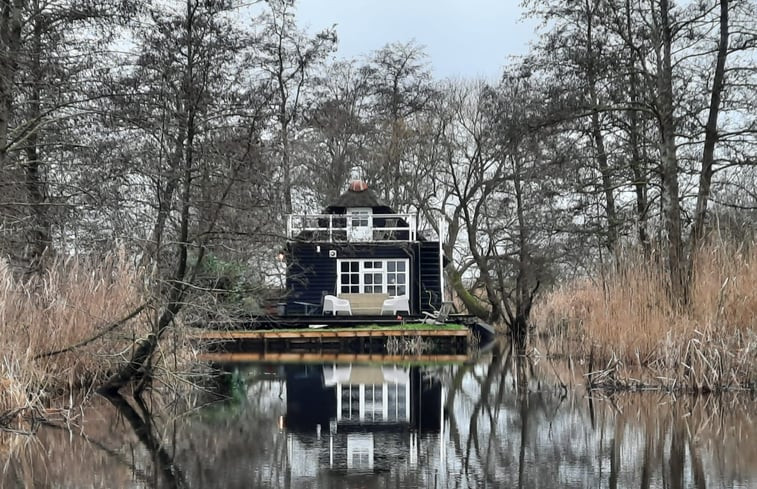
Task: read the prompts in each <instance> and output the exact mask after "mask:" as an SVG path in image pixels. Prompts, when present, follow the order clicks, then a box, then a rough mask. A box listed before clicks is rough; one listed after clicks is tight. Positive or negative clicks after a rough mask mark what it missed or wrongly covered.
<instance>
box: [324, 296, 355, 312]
mask: <svg viewBox="0 0 757 489" xmlns="http://www.w3.org/2000/svg"><path fill="white" fill-rule="evenodd" d="M339 311H342V312H346V313H348V314H349V315H350V316H352V307H350V301H348V300H347V299H340V298H339V297H337V296H335V295H325V296H323V313H324V314H326V313H327V312H330V313H332V314H333V315H334V316H336V313H337V312H339Z"/></svg>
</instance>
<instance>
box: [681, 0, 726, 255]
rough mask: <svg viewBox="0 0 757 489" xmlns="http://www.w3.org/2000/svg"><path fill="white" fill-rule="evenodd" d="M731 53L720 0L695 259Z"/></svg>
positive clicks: (693, 247) (693, 239) (694, 236)
mask: <svg viewBox="0 0 757 489" xmlns="http://www.w3.org/2000/svg"><path fill="white" fill-rule="evenodd" d="M727 56H728V0H720V42H719V43H718V55H717V61H716V63H715V75H714V77H713V80H712V93H711V94H710V110H709V114H708V117H707V125H706V126H705V136H704V150H703V152H702V169H701V171H700V173H699V191H698V193H697V206H696V211H695V212H694V226H693V228H692V231H691V254H690V260H693V257H694V253H695V252H696V248H697V245H698V244H699V242H700V241H701V239H702V237H703V236H704V223H705V219H706V217H707V203H708V201H709V199H710V189H711V186H712V175H713V174H714V168H713V165H714V163H715V144H716V143H717V141H718V113H719V111H720V101H721V96H722V93H723V87H724V85H725V83H724V82H725V62H726V57H727Z"/></svg>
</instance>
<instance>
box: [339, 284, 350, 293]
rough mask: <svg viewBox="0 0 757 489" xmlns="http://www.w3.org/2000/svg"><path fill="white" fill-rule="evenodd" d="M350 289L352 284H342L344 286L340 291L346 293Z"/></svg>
mask: <svg viewBox="0 0 757 489" xmlns="http://www.w3.org/2000/svg"><path fill="white" fill-rule="evenodd" d="M349 291H350V286H349V285H342V288H341V289H340V292H341V293H342V294H346V293H348V292H349Z"/></svg>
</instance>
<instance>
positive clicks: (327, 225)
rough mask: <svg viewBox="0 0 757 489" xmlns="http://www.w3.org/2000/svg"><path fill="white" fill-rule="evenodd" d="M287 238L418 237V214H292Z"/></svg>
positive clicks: (362, 239)
mask: <svg viewBox="0 0 757 489" xmlns="http://www.w3.org/2000/svg"><path fill="white" fill-rule="evenodd" d="M287 238H288V239H302V240H306V241H323V242H329V243H333V242H381V241H416V240H417V221H416V216H415V214H290V215H288V216H287Z"/></svg>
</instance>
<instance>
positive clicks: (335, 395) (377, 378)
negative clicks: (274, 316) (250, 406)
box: [285, 365, 444, 476]
mask: <svg viewBox="0 0 757 489" xmlns="http://www.w3.org/2000/svg"><path fill="white" fill-rule="evenodd" d="M286 372H287V415H286V419H285V425H286V427H287V430H288V431H289V436H288V440H287V446H288V450H289V456H290V460H293V461H298V463H293V464H292V467H291V470H292V472H293V475H294V476H298V475H302V476H306V475H307V474H305V473H302V474H300V472H302V471H303V470H304V471H306V472H312V471H313V470H318V469H328V470H331V471H337V472H344V473H352V472H385V471H388V470H389V469H390V467H391V466H392V465H393V464H396V463H399V462H402V463H407V464H411V465H412V464H415V463H417V457H418V440H419V436H420V434H421V433H439V432H440V430H441V429H442V422H443V413H442V409H443V396H444V393H443V389H442V386H441V383H440V382H439V381H438V380H435V379H431V378H428V377H424V375H423V372H422V370H421V369H420V368H419V367H398V366H368V365H333V366H324V367H320V366H318V367H313V366H299V367H294V366H292V367H287V369H286ZM305 458H307V459H309V460H318V464H317V467H311V466H310V462H308V463H303V464H302V465H300V464H299V461H300V460H303V461H304V460H305Z"/></svg>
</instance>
